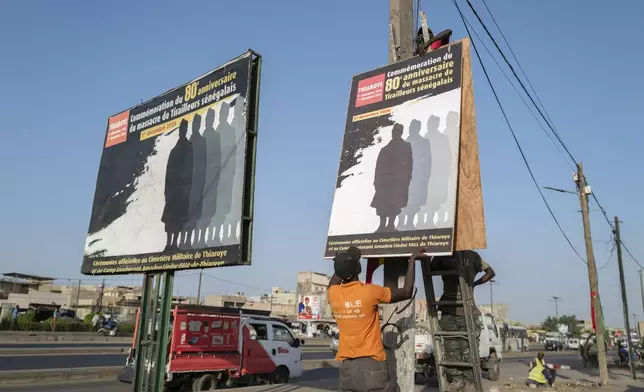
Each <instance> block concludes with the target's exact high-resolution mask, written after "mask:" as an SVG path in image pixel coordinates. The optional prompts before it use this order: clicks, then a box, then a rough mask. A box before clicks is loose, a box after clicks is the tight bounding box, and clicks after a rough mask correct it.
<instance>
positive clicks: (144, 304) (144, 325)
mask: <svg viewBox="0 0 644 392" xmlns="http://www.w3.org/2000/svg"><path fill="white" fill-rule="evenodd" d="M153 276H154V275H152V274H145V275H144V278H143V292H142V293H141V310H140V311H139V323H138V325H137V327H136V328H137V333H136V336H135V339H136V341H135V342H136V344H135V346H134V347H135V348H136V353H135V362H134V363H135V365H134V381H133V382H132V387H133V389H132V390H133V391H134V392H140V391H143V376H144V374H145V357H146V351H147V348H148V347H149V332H150V330H149V323H148V319H149V318H150V311H151V307H150V301H151V300H152V290H153V287H152V283H153ZM144 342H145V343H144Z"/></svg>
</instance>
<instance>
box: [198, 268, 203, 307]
mask: <svg viewBox="0 0 644 392" xmlns="http://www.w3.org/2000/svg"><path fill="white" fill-rule="evenodd" d="M201 278H203V270H200V271H199V285H198V286H197V305H201Z"/></svg>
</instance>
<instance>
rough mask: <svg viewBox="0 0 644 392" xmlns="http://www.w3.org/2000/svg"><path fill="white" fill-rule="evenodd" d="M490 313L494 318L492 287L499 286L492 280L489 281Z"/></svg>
mask: <svg viewBox="0 0 644 392" xmlns="http://www.w3.org/2000/svg"><path fill="white" fill-rule="evenodd" d="M489 283H490V313H492V316H494V317H496V316H495V314H494V295H493V294H492V286H496V285H498V284H499V282H497V281H496V280H494V279H492V280H490V282H489Z"/></svg>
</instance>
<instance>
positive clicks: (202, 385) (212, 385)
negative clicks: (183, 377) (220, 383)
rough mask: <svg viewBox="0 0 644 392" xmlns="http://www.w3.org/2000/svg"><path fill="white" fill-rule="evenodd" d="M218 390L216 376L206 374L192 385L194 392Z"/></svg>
mask: <svg viewBox="0 0 644 392" xmlns="http://www.w3.org/2000/svg"><path fill="white" fill-rule="evenodd" d="M216 389H217V378H216V377H215V375H214V374H204V375H203V376H201V377H199V378H197V379H195V381H194V382H193V383H192V391H193V392H205V391H214V390H216Z"/></svg>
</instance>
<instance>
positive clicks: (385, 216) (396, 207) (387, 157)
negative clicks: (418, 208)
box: [371, 124, 413, 233]
mask: <svg viewBox="0 0 644 392" xmlns="http://www.w3.org/2000/svg"><path fill="white" fill-rule="evenodd" d="M402 134H403V126H402V125H401V124H394V126H393V128H392V131H391V136H392V137H391V141H390V142H389V143H387V145H386V146H384V147H383V148H382V150H380V153H379V154H378V160H377V161H376V171H375V175H374V181H373V185H374V187H375V188H376V193H375V195H374V196H373V200H372V201H371V207H373V208H375V209H376V214H377V215H378V216H379V217H380V227H378V229H377V230H376V233H380V232H391V231H396V228H395V227H394V222H395V219H396V216H398V214H400V211H401V210H402V208H404V207H406V206H407V199H408V197H409V183H410V182H411V176H412V166H413V156H412V151H411V145H410V144H409V143H407V142H406V141H404V140H403V139H402Z"/></svg>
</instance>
